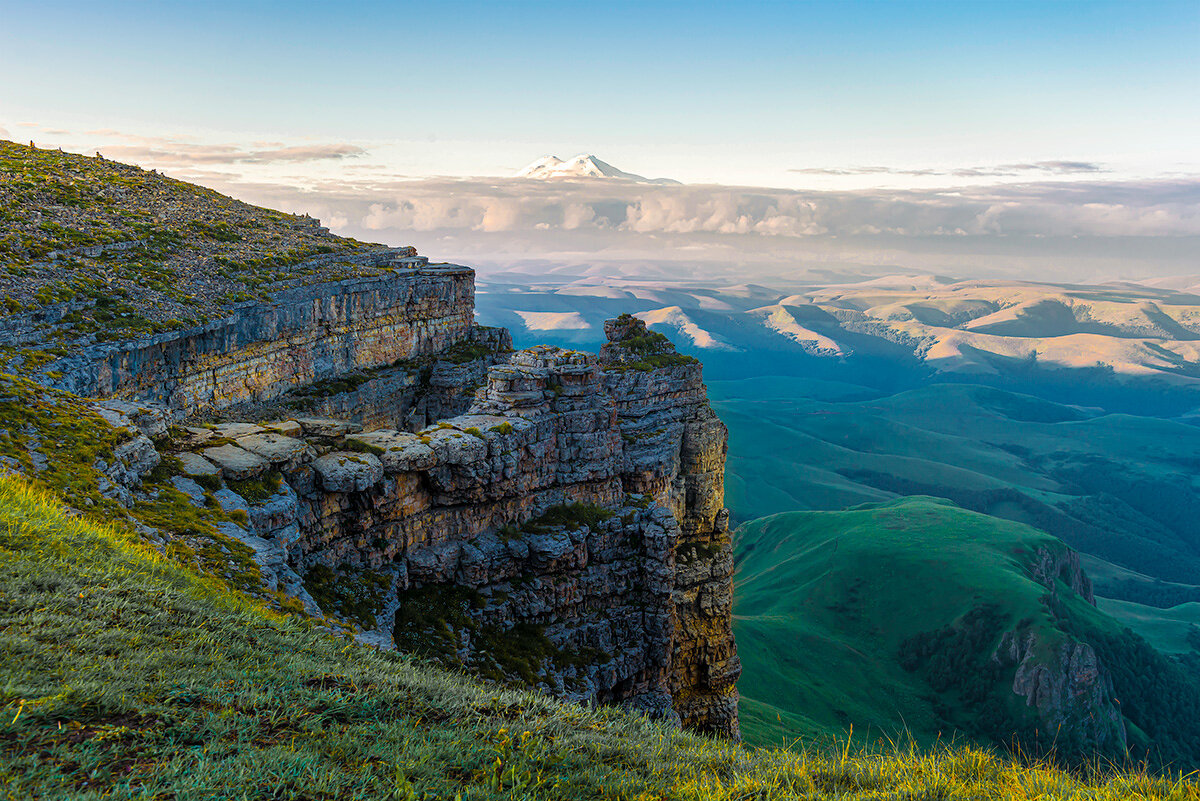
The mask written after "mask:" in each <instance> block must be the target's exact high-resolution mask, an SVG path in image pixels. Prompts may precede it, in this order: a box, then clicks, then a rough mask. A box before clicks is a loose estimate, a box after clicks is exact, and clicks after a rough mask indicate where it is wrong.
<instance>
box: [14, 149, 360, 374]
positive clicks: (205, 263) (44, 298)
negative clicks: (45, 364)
mask: <svg viewBox="0 0 1200 801" xmlns="http://www.w3.org/2000/svg"><path fill="white" fill-rule="evenodd" d="M101 246H103V247H104V248H105V249H104V251H103V252H99V253H97V252H96V251H95V250H94V249H95V248H98V247H101ZM371 247H379V246H370V245H367V244H366V243H362V242H358V241H355V240H353V239H346V238H343V237H337V236H330V235H329V234H328V232H326V231H324V230H322V229H321V228H319V227H318V225H317V221H316V220H312V219H309V218H306V217H299V216H296V215H292V214H286V213H284V212H280V211H274V210H272V209H265V208H260V207H257V206H252V205H250V204H248V203H242V202H240V201H237V200H234V199H233V198H230V197H226V196H225V195H222V194H220V193H218V192H214V191H212V190H210V189H205V188H203V187H200V186H196V185H194V184H189V183H185V182H183V181H177V180H174V179H171V178H168V177H166V176H164V175H161V174H159V173H157V172H154V171H146V170H142V169H140V168H138V167H134V166H131V165H128V164H121V163H119V162H115V161H109V160H107V159H103V158H100V157H88V156H81V155H78V154H73V153H63V152H61V151H57V150H40V149H35V148H31V147H29V146H27V145H18V144H16V143H13V142H7V141H3V140H0V318H3V317H5V316H8V315H14V314H21V313H28V312H33V311H37V310H39V309H43V308H45V307H48V306H56V305H57V304H62V303H68V302H71V303H73V306H72V308H71V309H70V310H69V311H68V312H67V315H66V317H64V318H63V319H61V320H58V321H57V323H58V324H57V326H56V329H55V331H54V332H53V338H50V337H47V339H48V341H47V342H45V343H44V347H43V349H45V348H54V347H58V348H65V347H67V346H68V345H69V344H70V343H72V342H76V341H79V340H81V339H90V340H91V341H95V340H97V339H99V340H111V339H123V338H127V337H130V336H138V335H144V334H149V333H157V332H160V331H166V330H171V329H174V328H180V327H184V326H190V325H195V324H198V323H202V322H205V321H207V320H209V319H212V318H213V316H215V315H218V314H220V313H221V312H222V311H224V310H227V309H228V308H229V307H230V306H232V305H233V304H236V303H239V302H242V301H247V300H254V299H261V298H265V297H270V295H271V293H272V292H274V291H275V290H278V289H282V288H286V287H289V286H295V285H297V284H306V283H317V282H322V281H330V280H337V279H343V278H347V277H351V276H354V275H360V274H364V273H365V274H371V273H374V272H379V271H378V270H377V269H373V268H364V267H362V266H361V265H354V264H351V263H349V261H347V259H349V258H350V257H353V256H355V255H357V254H361V253H363V252H364V251H366V250H369V249H370V248H371ZM89 248H90V249H92V250H89ZM314 259H316V261H314ZM55 321H56V316H50V317H46V318H45V319H43V320H41V322H50V323H54V322H55ZM60 355H61V354H60ZM14 358H16V359H17V360H19V359H20V358H22V354H20V353H16V352H14V351H13V349H12V348H8V349H6V350H0V360H12V359H14Z"/></svg>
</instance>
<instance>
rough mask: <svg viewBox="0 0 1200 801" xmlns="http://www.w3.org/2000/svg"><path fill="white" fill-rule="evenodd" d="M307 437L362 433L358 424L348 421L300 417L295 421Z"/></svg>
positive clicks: (342, 435)
mask: <svg viewBox="0 0 1200 801" xmlns="http://www.w3.org/2000/svg"><path fill="white" fill-rule="evenodd" d="M296 422H297V423H299V424H300V427H301V428H302V429H304V434H305V436H309V437H344V436H346V435H347V434H357V433H358V432H359V431H362V426H360V425H359V424H358V423H351V422H350V421H349V420H330V419H328V418H324V417H301V418H300V419H298V420H297V421H296Z"/></svg>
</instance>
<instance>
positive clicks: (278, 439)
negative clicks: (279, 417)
mask: <svg viewBox="0 0 1200 801" xmlns="http://www.w3.org/2000/svg"><path fill="white" fill-rule="evenodd" d="M296 428H297V430H298V429H299V428H300V427H299V426H296ZM237 444H238V447H240V448H243V449H245V450H248V451H250V452H251V453H256V454H258V455H259V456H261V457H262V458H264V459H266V460H267V461H268V462H271V463H272V464H282V463H284V462H290V461H292V460H293V459H297V458H299V457H300V456H302V455H304V452H305V450H307V449H308V443H306V442H305V441H304V440H302V439H292V438H291V437H285V436H283V435H282V434H275V433H272V432H270V431H264V432H263V433H261V434H251V435H250V436H248V437H238V438H237Z"/></svg>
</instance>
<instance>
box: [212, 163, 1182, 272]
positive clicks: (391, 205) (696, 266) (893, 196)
mask: <svg viewBox="0 0 1200 801" xmlns="http://www.w3.org/2000/svg"><path fill="white" fill-rule="evenodd" d="M1048 169H1049V168H1043V171H1048ZM200 181H201V183H205V184H207V185H209V186H212V187H213V188H215V189H218V190H219V191H224V192H228V193H230V194H233V195H235V196H237V197H239V198H241V199H243V200H247V201H249V202H252V203H258V204H261V205H265V206H270V207H274V208H280V209H284V210H286V211H292V212H297V213H298V212H308V213H311V214H312V215H313V216H316V217H319V218H321V219H323V220H324V221H325V222H326V224H329V225H331V226H332V227H333V229H334V230H335V231H336V232H337V233H341V234H345V235H350V236H355V237H358V238H361V239H364V240H369V241H378V242H385V243H388V244H392V245H406V244H413V245H416V246H417V247H419V248H420V249H421V250H422V251H423V252H428V253H430V254H431V255H435V256H436V257H437V258H448V259H451V260H462V261H463V262H464V263H469V264H474V265H481V266H482V265H489V264H490V265H493V266H495V265H501V264H505V265H510V266H511V265H515V266H517V267H520V269H526V268H528V269H530V270H532V271H534V272H538V271H541V270H556V269H580V270H593V269H594V270H596V271H599V272H596V273H595V274H597V275H599V274H609V273H614V272H615V273H619V274H630V275H641V274H643V273H644V274H645V275H652V274H653V275H658V276H660V277H662V278H664V279H667V278H670V277H671V276H675V277H676V278H679V277H682V276H685V275H691V276H694V277H705V276H708V277H712V276H713V275H717V274H724V275H727V276H728V277H730V278H731V280H732V278H734V277H738V276H741V277H740V278H738V280H750V277H752V276H763V277H764V280H765V276H770V275H774V276H776V277H779V276H783V277H787V276H793V275H795V274H796V273H797V272H798V271H800V270H801V269H804V270H811V269H816V268H817V267H820V265H830V266H829V268H828V269H831V270H835V269H842V267H843V266H845V265H849V264H854V265H860V266H861V265H868V266H869V267H870V268H871V269H883V270H892V271H894V270H896V269H904V270H918V271H935V272H939V271H940V272H945V273H947V274H957V275H992V276H995V275H1009V276H1013V277H1023V278H1031V279H1034V280H1039V279H1043V278H1045V279H1049V278H1063V277H1065V276H1068V275H1069V276H1070V277H1071V278H1072V280H1085V279H1087V280H1091V279H1092V278H1096V277H1097V276H1110V275H1122V276H1126V277H1133V276H1135V275H1143V276H1144V275H1165V274H1177V273H1179V272H1180V271H1193V272H1194V271H1195V260H1194V253H1195V252H1197V251H1196V248H1197V247H1200V178H1198V177H1195V176H1191V177H1187V178H1176V179H1171V180H1144V181H1117V180H1106V181H1105V180H1089V181H1079V180H1074V181H1047V180H1043V181H1025V182H1021V183H1010V184H996V183H993V184H990V185H978V186H971V187H965V188H959V189H954V190H949V189H909V190H886V189H864V190H856V191H813V190H787V189H765V188H754V187H732V186H698V185H676V186H663V185H638V184H629V183H622V184H614V183H607V182H603V183H602V182H596V183H589V182H569V183H541V182H531V181H517V180H507V179H452V178H431V179H421V180H403V179H398V178H393V177H378V178H371V177H368V176H364V175H357V174H354V175H353V176H352V177H351V176H350V175H348V176H347V177H346V178H345V179H323V180H318V181H313V182H311V183H310V184H309V185H307V186H306V187H304V188H303V189H300V188H297V187H295V186H285V185H282V184H278V183H248V182H245V181H240V180H239V179H237V178H236V177H234V176H232V175H226V176H225V177H223V176H222V175H220V174H218V173H215V172H212V171H210V173H209V177H207V178H204V179H200ZM534 265H541V266H537V267H535V266H534ZM564 265H567V267H564ZM664 265H665V266H664ZM822 269H824V268H822ZM605 271H607V272H605ZM630 271H632V272H630ZM589 274H591V273H589Z"/></svg>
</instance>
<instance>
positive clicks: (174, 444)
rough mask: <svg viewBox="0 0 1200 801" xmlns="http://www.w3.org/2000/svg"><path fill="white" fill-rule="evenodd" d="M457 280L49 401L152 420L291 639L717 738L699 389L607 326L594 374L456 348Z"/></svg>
mask: <svg viewBox="0 0 1200 801" xmlns="http://www.w3.org/2000/svg"><path fill="white" fill-rule="evenodd" d="M470 278H471V272H470V271H469V270H465V269H462V268H438V269H432V268H431V269H429V270H417V271H414V272H413V274H412V275H410V276H405V277H403V278H399V279H388V280H383V279H372V281H367V282H361V283H353V284H352V285H347V286H342V287H340V288H339V287H329V286H326V287H323V288H319V289H316V290H307V289H306V290H304V291H303V292H301V293H299V294H298V295H297V296H296V297H291V296H288V297H287V298H284V299H283V300H281V302H280V303H278V304H276V305H274V306H272V307H269V308H247V309H244V310H242V311H240V312H239V314H238V315H235V316H234V317H233V318H230V319H227V320H224V321H221V322H220V323H216V324H213V325H211V326H207V327H205V328H204V329H203V330H199V331H193V332H190V333H189V332H185V333H184V334H182V335H179V336H168V337H165V338H164V337H158V338H153V339H151V340H148V341H141V342H137V343H127V344H124V345H121V346H119V347H113V348H107V349H104V350H103V352H97V353H94V354H92V353H89V354H83V355H82V356H81V357H80V358H79V360H77V363H75V367H74V370H73V371H68V372H67V373H66V374H65V376H66V377H65V378H64V379H63V380H64V381H66V382H68V383H70V384H71V385H72V386H73V387H74V388H75V389H76V390H78V391H81V392H89V393H91V394H96V395H109V396H115V397H117V398H125V399H131V400H135V401H136V403H127V404H126V405H125V406H124V407H121V409H120V413H122V414H124V415H126V416H125V417H123V418H122V419H121V420H118V421H117V422H119V423H121V424H123V425H126V424H127V425H130V426H133V425H136V423H134V422H133V421H132V420H130V419H129V417H128V415H142V416H146V414H147V412H146V409H147V408H153V409H161V410H162V411H161V412H160V413H157V414H151V415H150V417H153V418H154V420H155V421H156V423H155V426H156V431H155V432H151V431H146V434H148V435H150V436H156V435H159V434H161V432H158V431H157V429H158V428H161V427H162V426H161V424H160V423H161V420H160V418H164V417H167V416H170V415H171V413H172V412H173V413H174V416H175V418H176V419H178V420H180V421H181V422H183V423H184V427H182V428H181V427H178V426H177V427H176V428H174V429H173V432H174V436H172V437H171V438H170V442H169V444H165V445H162V449H163V450H164V451H166V453H164V454H163V456H164V457H168V458H164V464H169V465H174V469H176V470H177V471H178V474H177V475H175V476H173V477H172V478H171V479H170V481H171V483H172V484H173V486H174V487H175V489H176V490H178V491H179V492H181V493H184V494H185V495H186V496H187V497H188V498H190V499H191V502H192V503H194V504H195V505H196V506H201V505H204V504H210V505H211V504H213V503H216V504H219V505H220V507H221V508H222V509H223V510H224V512H225V513H226V514H227V516H228V517H229V520H230V521H231V522H224V523H222V524H221V531H222V532H223V533H224V534H227V535H228V536H230V537H233V538H236V539H238V540H240V541H241V542H243V543H245V544H246V545H248V546H249V548H250V549H252V552H253V559H254V561H255V562H257V564H258V566H259V568H260V570H261V572H262V575H263V578H264V581H265V582H266V584H267V585H268V586H269V587H270V588H271V589H279V590H281V591H283V592H284V593H286V594H288V595H291V596H293V597H294V598H297V599H298V600H299V601H300V602H301V603H302V604H303V605H304V606H305V607H306V608H307V610H308V612H309V613H311V614H317V615H326V616H329V617H330V618H331V619H332V620H336V621H340V622H341V623H342V624H345V625H352V626H354V627H356V628H357V629H358V636H359V637H360V639H363V640H364V641H367V642H371V643H374V644H377V645H381V646H384V647H391V646H392V645H393V644H398V645H399V646H401V647H403V648H405V649H411V650H418V651H421V652H424V653H426V654H428V655H431V656H434V657H437V658H440V659H442V660H444V661H450V662H456V663H460V664H463V665H466V666H468V667H470V668H472V669H474V670H476V671H478V672H480V673H482V674H484V675H486V676H490V677H493V678H497V679H502V680H506V681H523V682H525V683H528V684H530V685H535V686H539V687H542V688H543V689H546V690H548V691H550V692H554V693H556V694H559V695H562V696H565V697H569V698H574V699H578V700H581V701H585V702H592V703H617V704H622V705H625V706H628V707H632V708H636V709H640V710H644V711H646V712H648V713H650V714H652V715H654V716H657V717H664V718H667V719H672V720H677V721H679V722H680V723H681V724H682V725H683V726H686V727H688V728H690V729H693V730H697V731H704V732H712V733H717V734H722V735H725V736H732V737H736V736H737V734H738V722H737V696H736V689H735V683H736V680H737V678H738V675H739V674H740V664H739V662H738V659H737V655H736V651H735V648H734V642H733V634H732V630H731V625H730V624H731V607H732V584H731V577H732V565H733V562H732V545H731V537H730V532H729V528H728V513H727V512H726V511H725V510H724V508H723V497H724V487H723V479H724V463H725V454H726V429H725V427H724V425H723V424H722V423H721V422H720V420H719V419H717V417H716V415H715V414H714V413H713V412H712V410H711V408H709V406H708V401H707V396H706V391H705V388H704V385H703V383H702V379H701V368H700V365H699V363H697V362H696V361H695V360H694V359H691V358H690V357H686V356H682V355H680V354H678V353H676V352H675V350H674V347H673V346H672V345H671V344H670V343H669V342H668V341H667V340H666V338H665V337H663V336H662V335H660V334H655V333H653V332H649V331H647V330H646V328H645V325H644V324H643V323H642V322H641V321H640V320H636V319H635V318H632V317H627V316H626V317H623V318H621V319H620V320H616V321H612V322H611V323H610V324H609V325H608V326H607V333H608V337H609V340H610V341H609V343H608V344H607V345H606V346H605V348H604V349H603V351H602V353H601V354H600V355H599V356H596V355H592V354H586V353H580V352H577V351H568V350H561V349H558V348H551V347H539V348H532V349H528V350H524V351H519V352H511V340H510V339H509V338H508V335H507V332H503V331H498V330H496V329H480V328H478V327H475V326H473V325H472V324H471V318H472V298H473V288H472V285H471V281H470ZM389 281H391V282H390V283H389ZM339 292H340V293H341V294H339ZM298 410H299V411H298ZM198 413H199V414H202V415H207V418H206V419H207V420H209V421H213V420H216V421H217V422H215V423H214V422H208V423H206V424H205V425H200V424H198V423H193V422H190V421H189V420H187V419H183V418H186V417H188V416H191V417H192V418H193V419H195V416H196V415H197V414H198ZM214 413H215V414H216V415H217V416H216V417H215V418H214V417H213V414H214ZM156 432H157V433H156ZM142 439H146V437H143V438H142ZM141 444H143V445H144V444H145V443H141ZM160 444H161V439H160ZM143 457H144V458H143ZM139 458H140V459H142V461H140V462H138V463H139V464H143V465H149V466H150V467H152V466H153V464H151V462H154V461H157V460H156V459H151V458H150V457H149V455H146V454H143V455H142V456H141V457H139ZM133 472H134V473H136V472H138V471H137V470H136V469H135V470H133ZM120 475H123V474H119V475H118V476H117V477H118V478H119V477H120ZM129 483H130V484H131V485H133V484H136V477H133V478H131V481H130V482H129Z"/></svg>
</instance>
